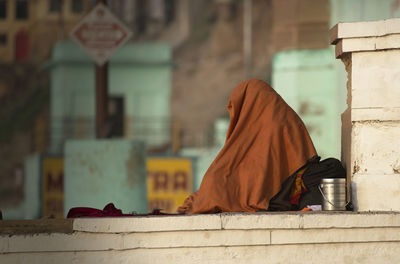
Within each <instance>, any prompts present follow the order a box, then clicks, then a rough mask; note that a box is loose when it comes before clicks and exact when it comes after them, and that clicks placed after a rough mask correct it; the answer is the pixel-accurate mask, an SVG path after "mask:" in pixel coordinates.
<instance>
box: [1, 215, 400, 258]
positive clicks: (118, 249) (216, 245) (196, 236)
mask: <svg viewBox="0 0 400 264" xmlns="http://www.w3.org/2000/svg"><path fill="white" fill-rule="evenodd" d="M399 250H400V214H398V213H346V212H341V213H335V212H330V213H315V212H305V213H253V214H251V213H249V214H240V213H239V214H216V215H196V216H165V217H133V218H96V219H93V218H91V219H90V218H88V219H75V220H74V223H73V232H72V233H70V234H64V233H51V234H48V233H39V234H25V235H12V236H9V235H5V234H4V235H2V236H0V252H1V254H0V263H2V264H3V263H13V264H14V263H33V264H35V263H40V264H43V263H96V264H102V263H107V264H109V263H151V264H157V263H161V264H167V263H283V262H284V263H399V261H400V256H399V255H398V252H399Z"/></svg>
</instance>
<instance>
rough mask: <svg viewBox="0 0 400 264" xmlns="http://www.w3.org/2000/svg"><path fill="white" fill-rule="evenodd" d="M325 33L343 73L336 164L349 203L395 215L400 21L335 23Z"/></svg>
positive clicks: (399, 160) (399, 166)
mask: <svg viewBox="0 0 400 264" xmlns="http://www.w3.org/2000/svg"><path fill="white" fill-rule="evenodd" d="M331 33H332V34H331V40H332V42H333V43H334V44H336V56H337V57H338V58H341V59H342V61H343V62H344V64H345V67H346V71H347V73H348V82H347V90H348V96H347V105H348V108H347V110H346V111H345V112H344V113H343V115H342V160H343V162H344V163H345V165H346V167H347V175H348V180H350V181H351V187H352V200H353V204H354V205H355V209H356V210H358V211H400V192H399V191H398V190H400V137H399V135H400V19H389V20H382V21H374V22H357V23H339V24H338V25H336V26H335V27H334V28H333V29H332V32H331ZM350 181H349V182H350Z"/></svg>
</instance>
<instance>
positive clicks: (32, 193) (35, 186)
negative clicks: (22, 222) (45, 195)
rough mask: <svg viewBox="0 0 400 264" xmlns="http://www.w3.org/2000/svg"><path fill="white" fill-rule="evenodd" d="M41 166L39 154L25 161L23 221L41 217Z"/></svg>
mask: <svg viewBox="0 0 400 264" xmlns="http://www.w3.org/2000/svg"><path fill="white" fill-rule="evenodd" d="M41 164H42V156H41V155H40V154H39V153H36V154H32V155H30V156H28V157H27V158H26V159H25V183H24V184H25V197H24V218H25V219H38V218H40V216H41V206H42V195H41V193H42V187H41V184H42V180H41Z"/></svg>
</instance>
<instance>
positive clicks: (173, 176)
mask: <svg viewBox="0 0 400 264" xmlns="http://www.w3.org/2000/svg"><path fill="white" fill-rule="evenodd" d="M192 192H193V160H192V159H190V158H168V157H148V158H147V197H148V202H149V209H150V211H152V210H153V209H157V208H158V209H162V212H166V213H175V212H176V209H177V208H178V206H180V205H181V204H182V203H183V201H184V200H185V198H186V197H187V196H188V195H190V194H191V193H192Z"/></svg>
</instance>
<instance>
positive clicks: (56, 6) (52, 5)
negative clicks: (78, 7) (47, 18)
mask: <svg viewBox="0 0 400 264" xmlns="http://www.w3.org/2000/svg"><path fill="white" fill-rule="evenodd" d="M61 1H62V0H49V12H60V11H61Z"/></svg>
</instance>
